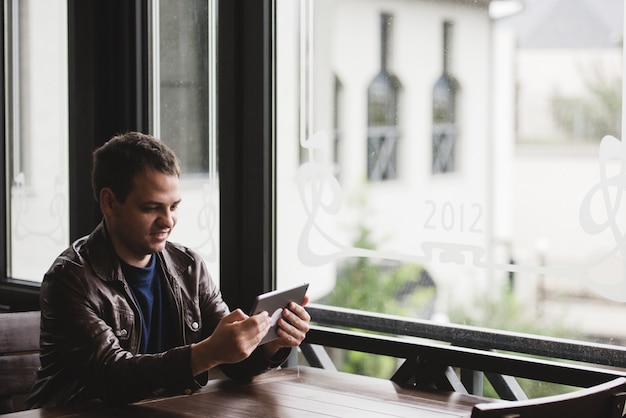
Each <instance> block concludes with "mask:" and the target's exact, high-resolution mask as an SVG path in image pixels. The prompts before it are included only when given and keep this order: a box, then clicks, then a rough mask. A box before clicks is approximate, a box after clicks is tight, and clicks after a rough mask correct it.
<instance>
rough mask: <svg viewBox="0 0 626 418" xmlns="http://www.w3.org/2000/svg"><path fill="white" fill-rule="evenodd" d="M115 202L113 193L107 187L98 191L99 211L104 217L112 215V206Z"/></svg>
mask: <svg viewBox="0 0 626 418" xmlns="http://www.w3.org/2000/svg"><path fill="white" fill-rule="evenodd" d="M116 202H117V199H116V198H115V193H113V190H111V189H109V188H108V187H104V188H103V189H101V190H100V210H101V211H102V213H103V214H104V215H105V216H112V215H113V206H114V205H115V203H116Z"/></svg>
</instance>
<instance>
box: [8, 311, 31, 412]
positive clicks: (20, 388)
mask: <svg viewBox="0 0 626 418" xmlns="http://www.w3.org/2000/svg"><path fill="white" fill-rule="evenodd" d="M39 319H40V312H39V311H31V312H6V313H0V370H1V372H0V414H2V413H8V412H13V411H14V410H16V409H18V408H17V407H16V406H17V405H16V404H17V403H18V402H17V399H16V398H18V397H20V396H21V397H23V395H26V394H27V393H28V392H29V391H30V388H31V386H32V384H33V382H34V381H35V373H36V371H37V368H38V367H39V364H40V362H39Z"/></svg>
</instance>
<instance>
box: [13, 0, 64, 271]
mask: <svg viewBox="0 0 626 418" xmlns="http://www.w3.org/2000/svg"><path fill="white" fill-rule="evenodd" d="M6 11H7V16H6V18H7V28H8V31H7V32H8V43H7V46H8V47H7V68H6V73H7V92H8V109H7V111H8V113H7V115H6V120H7V133H8V135H7V140H8V141H9V144H8V147H7V148H8V149H9V150H10V151H9V153H8V154H9V161H8V166H7V167H6V170H7V173H8V177H9V179H10V182H11V183H10V186H11V187H10V197H9V199H8V201H9V202H10V208H9V211H8V212H9V218H10V222H9V228H8V229H9V235H8V237H7V241H8V242H7V243H8V248H10V256H9V264H10V265H9V271H8V272H7V274H8V276H9V277H13V278H16V279H23V280H32V281H41V280H42V278H43V273H44V272H45V271H46V270H47V269H48V267H49V263H50V260H54V258H55V257H56V256H57V255H58V254H59V253H60V252H61V251H62V250H63V249H65V248H66V247H67V245H68V241H69V222H68V218H69V208H68V188H69V186H68V168H67V166H68V161H67V155H68V152H69V151H68V140H67V139H68V126H67V125H68V124H67V118H68V104H67V71H68V70H67V6H66V2H65V1H64V0H58V1H50V0H23V1H22V0H21V1H19V2H18V1H12V2H8V5H7V9H6ZM34 254H36V255H37V256H36V257H33V255H34Z"/></svg>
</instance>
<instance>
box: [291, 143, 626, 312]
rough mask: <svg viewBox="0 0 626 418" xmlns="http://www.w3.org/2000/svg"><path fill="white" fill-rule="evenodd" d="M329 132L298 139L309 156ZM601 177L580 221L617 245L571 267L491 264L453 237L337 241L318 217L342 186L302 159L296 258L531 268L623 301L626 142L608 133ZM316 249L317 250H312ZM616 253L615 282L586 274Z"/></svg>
mask: <svg viewBox="0 0 626 418" xmlns="http://www.w3.org/2000/svg"><path fill="white" fill-rule="evenodd" d="M328 141H329V137H328V135H327V133H326V132H325V131H320V132H317V133H315V134H314V135H313V136H312V137H311V138H310V139H309V140H306V141H302V142H301V145H302V146H303V147H304V148H306V149H307V150H308V151H309V155H314V154H315V153H317V154H320V153H323V150H324V149H327V143H328ZM609 160H618V162H620V163H621V166H620V167H621V169H620V170H619V173H617V174H613V175H612V176H609V174H608V172H607V162H608V161H609ZM599 165H600V181H599V183H598V184H597V185H596V186H594V187H593V188H592V189H591V190H589V191H588V193H587V195H586V196H585V198H584V199H583V201H582V202H581V206H580V226H581V227H582V230H583V231H584V232H586V233H588V234H590V235H592V234H598V233H601V232H604V231H606V230H609V231H611V232H612V234H613V237H614V239H615V248H614V249H612V250H611V251H609V252H608V253H606V254H604V255H603V256H601V257H599V258H597V259H595V260H592V261H590V262H587V263H581V264H577V265H571V266H549V265H548V266H543V265H541V266H539V265H535V266H533V265H519V264H513V263H511V264H507V263H495V262H492V261H487V260H488V259H489V257H487V251H486V249H485V248H482V247H480V246H475V245H467V244H460V243H453V242H433V241H424V242H421V243H420V244H419V248H420V249H421V254H414V253H401V252H390V251H387V252H384V251H376V250H369V249H364V248H356V247H353V246H350V245H347V244H344V243H342V242H340V240H338V239H336V238H334V237H333V235H332V234H331V233H330V232H328V231H325V230H324V229H323V228H322V227H321V226H320V224H319V222H318V219H319V218H320V216H322V215H330V216H333V215H336V214H337V213H338V212H339V210H340V209H341V207H342V205H343V201H344V198H343V191H342V189H341V185H340V184H339V182H338V181H337V179H336V178H335V176H334V172H333V168H332V167H331V166H329V165H323V164H321V163H318V162H315V161H309V162H306V163H303V164H302V165H301V166H300V168H299V171H298V179H297V182H298V191H299V194H300V200H301V203H302V206H303V208H304V211H305V212H306V222H305V224H304V227H303V229H302V231H301V234H300V239H299V243H298V257H299V259H300V262H302V263H303V264H304V265H308V266H320V265H323V264H327V263H330V262H332V261H334V260H337V259H340V258H346V257H377V258H384V259H390V260H397V261H405V262H413V263H428V262H432V261H434V260H436V261H438V262H440V263H444V264H445V263H450V264H457V265H468V266H474V267H477V268H481V269H489V270H497V271H506V272H515V273H533V274H537V275H555V276H559V277H564V278H569V279H573V280H576V281H578V282H580V283H582V284H583V285H585V286H586V287H588V288H589V289H591V290H593V291H595V292H596V293H598V294H599V295H601V296H603V297H605V298H607V299H611V300H615V301H619V302H626V233H625V232H623V231H621V230H620V225H619V223H618V220H620V219H621V220H622V222H623V220H624V214H623V213H622V215H621V217H620V210H621V212H624V210H623V208H622V206H621V205H620V204H621V202H622V201H623V200H626V199H623V195H624V192H625V191H626V147H625V146H624V143H623V142H622V141H620V140H618V139H616V138H614V137H611V136H607V137H605V138H603V139H602V141H601V143H600V151H599ZM597 194H600V195H601V198H602V201H603V202H604V207H605V209H606V214H605V215H606V216H605V219H604V220H603V221H601V222H599V221H596V220H594V219H593V217H592V211H591V205H592V201H593V199H594V198H595V197H596V195H597ZM320 239H321V240H323V241H324V244H325V245H324V248H330V250H326V252H324V251H322V250H320V249H319V246H317V247H316V245H315V243H318V242H320V241H319V240H320ZM316 248H317V249H316ZM615 257H619V258H620V259H621V263H622V266H623V271H622V274H621V280H620V281H619V282H618V283H615V282H611V283H601V282H598V281H595V280H593V279H592V278H591V276H590V271H591V270H592V269H594V268H595V267H598V266H599V265H601V264H603V263H605V262H607V261H608V260H609V259H612V258H615Z"/></svg>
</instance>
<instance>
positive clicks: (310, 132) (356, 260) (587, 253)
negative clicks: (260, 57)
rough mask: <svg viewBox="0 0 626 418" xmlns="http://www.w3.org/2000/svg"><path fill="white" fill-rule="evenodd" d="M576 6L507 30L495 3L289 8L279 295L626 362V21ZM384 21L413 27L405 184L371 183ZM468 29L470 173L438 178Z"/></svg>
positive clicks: (284, 14) (462, 108)
mask: <svg viewBox="0 0 626 418" xmlns="http://www.w3.org/2000/svg"><path fill="white" fill-rule="evenodd" d="M557 3H558V2H556V1H542V2H528V4H527V7H526V8H524V9H523V10H522V11H518V12H517V13H515V14H510V15H503V14H496V12H497V11H498V10H497V9H495V8H492V9H491V10H490V8H489V2H487V1H484V2H482V1H479V2H476V1H469V0H468V1H458V2H448V1H443V0H442V1H432V2H426V1H418V0H416V1H410V2H389V1H376V0H372V1H369V2H362V1H359V0H337V1H334V2H322V1H315V0H302V1H300V2H292V1H290V0H278V1H277V35H276V44H277V45H276V48H277V80H278V84H277V112H278V113H277V118H276V119H277V143H278V144H277V147H276V149H277V211H278V213H277V219H278V225H277V248H278V256H277V258H278V262H277V264H278V268H277V272H278V287H286V286H288V285H291V284H296V283H297V282H301V281H309V282H310V283H311V286H310V288H309V289H310V290H309V292H310V296H311V297H312V300H313V302H317V303H325V304H329V305H335V306H345V307H349V308H357V309H366V310H371V311H375V312H383V313H390V314H399V315H405V316H407V317H412V318H422V319H424V318H425V319H431V320H438V321H447V322H450V323H457V324H468V325H477V326H484V327H489V328H494V329H501V330H508V331H523V332H530V333H536V334H542V335H551V336H558V337H566V338H573V339H577V340H581V341H592V342H608V343H611V344H616V345H623V344H626V333H624V332H622V331H621V330H618V329H617V328H616V327H615V326H614V324H615V320H616V319H615V318H619V317H621V316H623V315H624V314H625V313H626V312H625V310H626V305H625V302H626V263H625V262H624V259H626V256H625V255H626V253H625V252H626V247H625V246H624V240H623V235H624V232H623V231H625V230H626V216H624V213H623V212H624V204H623V203H624V202H623V199H622V200H620V199H621V196H622V195H623V188H622V187H621V184H623V172H624V171H623V170H624V167H625V166H626V160H625V159H624V155H626V153H625V152H624V146H623V142H622V141H621V138H620V137H621V126H620V125H621V123H620V122H621V120H622V117H621V103H622V95H621V91H622V87H621V84H622V82H621V80H622V74H623V69H622V61H623V53H622V43H621V39H622V35H623V26H624V25H623V19H622V17H623V4H621V2H614V1H602V2H593V3H592V2H580V3H577V6H576V8H575V9H576V10H573V9H572V10H570V9H568V10H567V11H565V10H562V9H560V8H557V7H558V4H557ZM381 11H383V12H384V13H388V14H390V15H393V16H394V18H393V20H394V23H393V30H394V36H393V39H394V41H393V46H394V54H393V55H394V65H393V70H394V74H397V76H398V78H399V79H401V80H402V106H401V107H399V114H398V120H401V121H402V147H401V150H400V149H398V150H399V152H398V154H397V162H396V165H397V169H396V177H395V180H394V181H393V182H371V181H369V180H370V176H369V175H368V176H366V175H364V173H369V170H368V164H369V162H368V157H366V156H367V155H369V152H370V151H368V150H367V147H368V144H367V143H365V141H363V138H364V137H368V136H370V135H369V129H370V128H369V124H368V121H369V116H368V108H367V106H364V103H367V101H368V99H367V88H368V85H369V83H370V82H371V81H372V79H373V78H374V76H375V75H376V74H377V73H378V71H379V70H380V59H379V56H378V49H377V48H374V47H373V46H375V45H378V44H379V37H380V16H381ZM448 21H452V22H454V35H453V36H454V52H453V54H452V55H451V56H450V57H451V59H452V61H453V62H450V63H449V64H450V67H451V68H450V70H451V71H453V73H454V77H455V79H456V80H457V82H458V84H459V85H460V86H462V89H463V94H461V95H459V96H458V97H457V100H458V103H456V106H458V108H457V109H456V112H455V115H454V116H455V123H456V124H458V126H461V127H462V131H463V132H462V138H463V139H462V141H461V142H455V147H454V154H453V157H454V160H453V161H454V164H453V165H454V167H453V169H446V170H440V171H446V175H445V176H444V175H438V176H433V175H432V174H433V160H432V141H433V129H434V128H435V127H434V126H433V125H434V123H433V122H437V121H436V120H433V117H434V116H433V102H432V100H433V86H434V85H435V82H436V81H437V79H438V77H439V76H440V75H441V71H442V68H441V51H442V50H443V49H444V45H443V37H442V36H441V31H442V27H443V26H444V24H445V23H444V22H448ZM293 22H300V23H301V24H300V25H297V24H294V23H293ZM537 27H541V28H544V29H542V30H541V31H537V30H533V28H537ZM301 39H308V41H307V42H306V43H299V42H300V40H301ZM304 54H306V57H307V58H306V59H302V56H303V55H304ZM294 74H295V75H297V76H296V77H294V76H293V75H294ZM335 77H337V78H339V79H340V80H341V81H342V103H343V104H342V107H341V112H340V114H339V115H340V118H341V120H335V119H333V117H334V116H336V115H334V114H333V112H336V111H337V110H338V109H337V106H336V103H334V99H333V97H334V96H333V91H334V88H335V87H334V84H333V82H332V80H334V79H335ZM311 84H313V85H315V89H302V86H307V85H311ZM297 91H313V92H314V93H313V94H312V96H307V98H306V100H304V97H303V96H300V97H298V95H295V94H293V92H297ZM574 104H576V105H574ZM302 108H304V109H305V110H304V111H301V112H300V113H297V112H298V109H302ZM294 120H299V123H300V125H299V126H295V125H294V124H293V123H291V122H290V121H294ZM333 121H334V122H333ZM337 125H338V126H341V128H342V129H341V132H342V136H341V141H340V142H339V147H338V149H336V150H335V151H334V152H335V153H336V154H338V155H340V156H341V158H340V159H339V160H334V159H333V158H332V155H331V154H332V153H331V152H329V151H328V150H329V149H332V141H333V139H334V129H335V127H336V126H337ZM302 126H307V129H302ZM455 132H456V131H455ZM294 138H298V140H297V141H296V140H294ZM400 151H401V152H400ZM301 154H302V155H305V156H307V157H306V158H302V160H301V164H300V163H299V159H298V156H299V155H301ZM445 165H446V167H448V168H450V167H449V164H447V163H446V164H445ZM337 173H341V183H339V181H338V178H337ZM620 182H621V183H620Z"/></svg>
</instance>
